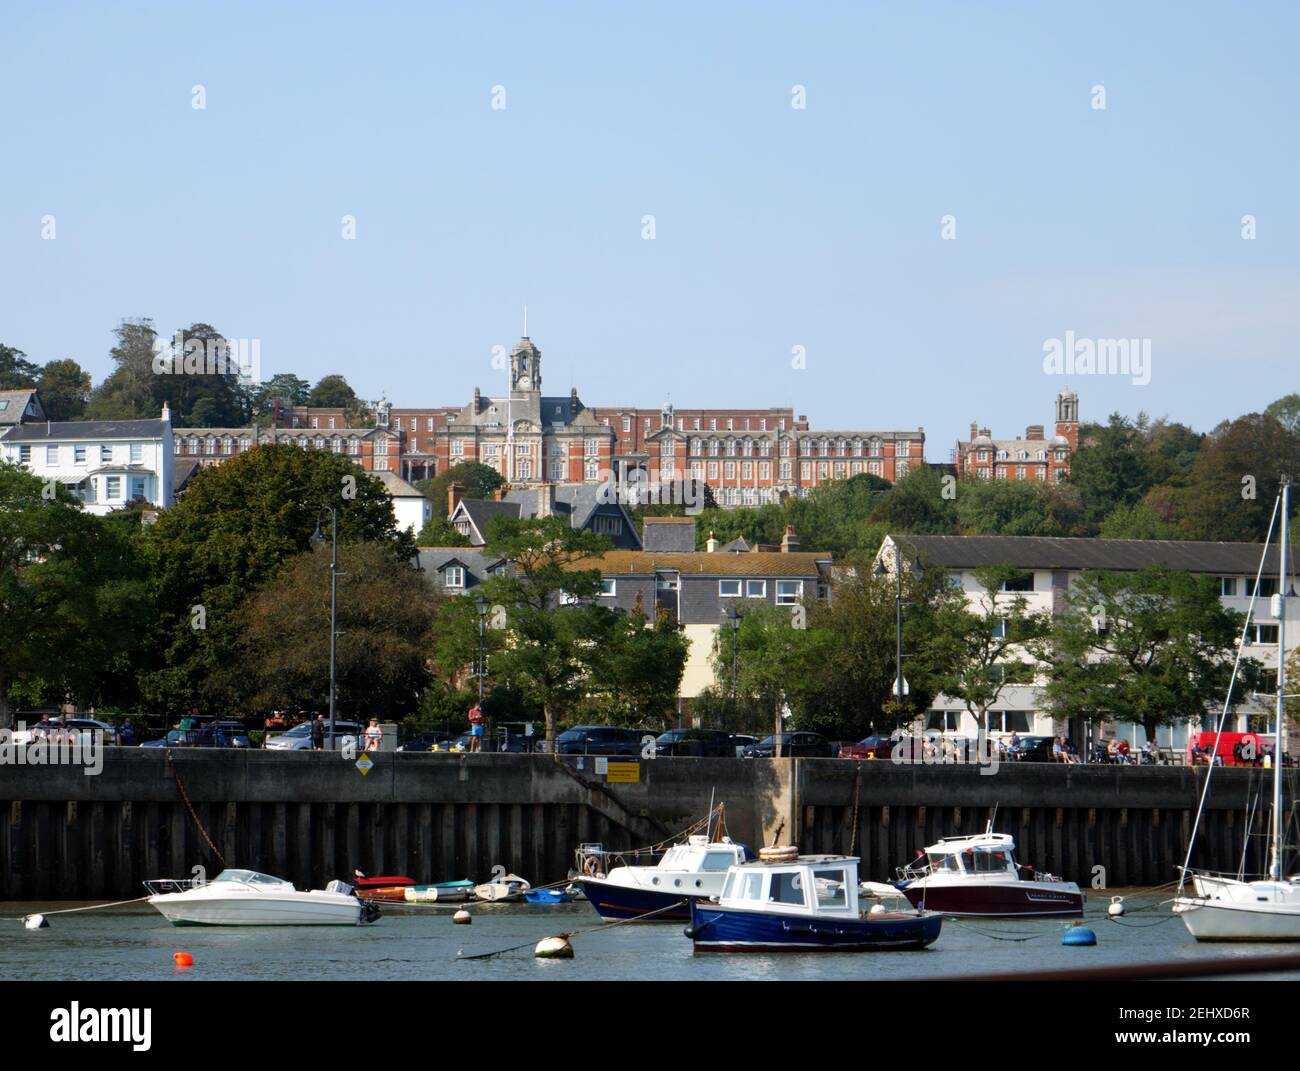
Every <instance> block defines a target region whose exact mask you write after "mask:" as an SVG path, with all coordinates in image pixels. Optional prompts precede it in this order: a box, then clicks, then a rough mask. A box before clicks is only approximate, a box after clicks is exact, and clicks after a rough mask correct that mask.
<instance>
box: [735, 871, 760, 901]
mask: <svg viewBox="0 0 1300 1071" xmlns="http://www.w3.org/2000/svg"><path fill="white" fill-rule="evenodd" d="M740 895H741V896H743V897H744V898H745V899H746V900H761V899H762V898H763V875H762V873H761V872H759V871H755V872H754V873H752V874H746V875H745V890H744V892H742V893H741V894H740Z"/></svg>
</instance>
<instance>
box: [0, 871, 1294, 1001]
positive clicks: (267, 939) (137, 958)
mask: <svg viewBox="0 0 1300 1071" xmlns="http://www.w3.org/2000/svg"><path fill="white" fill-rule="evenodd" d="M1112 892H1113V890H1112ZM1110 895H1111V893H1107V894H1106V895H1104V896H1103V895H1098V894H1094V895H1093V897H1092V899H1091V900H1090V901H1089V904H1088V910H1087V914H1086V915H1085V922H1086V923H1087V924H1088V925H1089V926H1091V927H1092V928H1093V929H1094V930H1095V932H1096V934H1097V945H1096V946H1095V947H1093V948H1067V947H1065V946H1063V945H1062V944H1061V941H1060V934H1061V932H1062V929H1063V928H1064V924H1063V923H1061V922H1059V921H1056V922H1051V921H1046V920H1042V921H1025V922H1008V921H1005V920H983V921H979V922H956V921H952V920H946V921H945V922H944V927H943V933H942V935H941V936H940V938H939V940H938V941H937V942H936V943H935V944H934V945H932V946H931V947H930V948H928V949H925V950H923V951H919V952H876V953H859V954H853V953H829V954H828V953H820V954H785V955H727V954H708V955H699V956H696V955H694V954H693V953H692V950H691V942H690V941H689V940H688V939H687V938H686V937H684V936H683V935H682V928H683V925H684V924H682V923H664V924H646V923H638V924H633V925H626V926H616V927H613V928H609V927H608V926H605V927H602V928H601V929H599V930H596V932H592V933H585V934H581V935H579V936H577V937H575V938H574V939H573V946H574V950H575V957H574V959H572V960H567V961H565V960H538V959H535V958H534V957H533V955H532V943H534V942H536V941H538V940H540V939H541V938H543V937H546V936H548V935H550V934H554V933H559V932H563V931H569V930H581V929H586V928H588V927H594V926H597V925H598V924H599V919H598V918H597V916H596V914H595V912H594V911H592V910H591V908H590V907H589V906H587V904H585V903H584V902H582V901H578V902H577V903H573V904H563V905H554V906H548V905H542V904H510V905H506V904H498V905H491V906H487V905H481V904H479V905H475V904H471V905H469V908H470V911H471V912H472V914H473V915H474V922H473V924H472V925H470V926H457V925H454V924H453V923H452V921H451V912H452V910H454V909H453V908H450V907H442V908H437V907H432V906H430V907H427V908H411V907H401V906H397V907H393V908H391V909H389V910H388V911H387V913H386V914H385V915H384V917H383V918H382V919H380V921H379V922H377V923H375V924H374V925H371V926H364V927H332V926H327V927H319V928H318V927H286V928H269V927H268V928H248V929H241V928H232V929H221V928H207V927H183V928H177V927H173V926H171V925H169V924H168V923H166V922H164V921H163V919H162V917H161V916H160V915H159V914H158V913H157V912H156V911H155V910H154V909H153V908H151V907H149V905H148V904H133V905H129V906H125V907H117V908H106V909H104V910H97V911H88V912H82V913H78V914H72V915H52V916H50V928H49V929H46V930H30V931H29V930H24V929H23V928H22V927H21V926H20V925H19V924H18V923H17V922H9V921H0V979H3V980H12V981H19V980H29V979H35V980H82V979H86V980H123V979H130V980H156V979H167V978H175V979H177V980H178V981H188V980H192V979H235V980H239V979H271V980H280V979H293V980H299V979H301V980H316V979H346V980H411V979H436V980H459V979H466V980H469V979H474V980H494V979H502V980H504V979H600V980H606V979H628V980H665V981H666V980H679V979H680V980H696V981H708V980H762V979H783V980H797V979H809V980H820V979H834V978H851V979H903V978H942V977H952V976H956V975H961V974H972V973H983V972H990V971H1007V972H1010V971H1015V970H1018V969H1023V968H1024V967H1025V966H1026V965H1029V966H1032V967H1033V968H1034V969H1051V968H1056V967H1059V968H1068V967H1079V966H1100V965H1103V964H1121V963H1154V962H1165V961H1169V960H1188V959H1202V958H1214V957H1224V956H1246V955H1267V954H1274V953H1281V952H1294V951H1295V946H1288V945H1256V946H1252V947H1248V948H1247V947H1239V946H1223V945H1218V946H1216V945H1197V944H1196V943H1195V942H1194V941H1193V940H1192V939H1191V937H1190V936H1189V935H1188V933H1187V931H1186V929H1185V928H1184V927H1183V924H1182V923H1181V922H1179V921H1178V920H1176V919H1171V915H1170V913H1169V908H1168V906H1167V905H1165V906H1162V907H1155V908H1151V909H1150V910H1144V911H1135V908H1137V907H1139V906H1140V905H1151V904H1154V903H1156V902H1158V901H1159V900H1160V899H1163V898H1167V897H1168V895H1169V894H1168V892H1166V891H1163V890H1162V891H1161V892H1159V893H1144V892H1141V891H1136V890H1135V891H1132V892H1130V894H1129V899H1128V907H1129V910H1130V912H1131V914H1130V915H1129V916H1128V917H1126V918H1125V919H1123V920H1120V921H1119V922H1114V921H1111V920H1110V919H1109V918H1107V916H1106V905H1107V904H1108V902H1109V896H1110ZM72 906H76V905H73V904H70V903H67V902H60V903H45V904H34V903H29V904H15V903H0V919H11V918H13V917H14V916H18V915H23V914H27V913H29V912H33V911H50V910H56V909H59V908H67V907H72ZM1000 937H1032V939H1031V940H1028V941H1009V940H999V939H997V938H1000ZM524 943H527V944H528V947H527V948H523V949H520V950H519V951H517V952H510V953H507V954H506V955H503V956H499V957H496V958H494V959H488V960H478V961H463V960H458V959H457V953H458V952H460V951H463V952H464V953H465V954H466V955H472V954H474V953H477V952H488V951H493V950H495V949H500V948H506V947H508V946H511V945H518V944H524ZM176 951H186V952H189V953H190V954H191V955H192V956H193V957H194V966H193V967H192V968H189V969H184V970H182V969H179V968H177V967H175V966H174V965H173V964H172V953H173V952H176ZM1254 977H1261V976H1258V975H1257V976H1254ZM1295 977H1300V975H1297V976H1295Z"/></svg>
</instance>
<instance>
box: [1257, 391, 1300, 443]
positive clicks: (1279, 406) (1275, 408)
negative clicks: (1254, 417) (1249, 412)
mask: <svg viewBox="0 0 1300 1071" xmlns="http://www.w3.org/2000/svg"><path fill="white" fill-rule="evenodd" d="M1264 413H1265V415H1266V416H1271V417H1272V418H1273V419H1274V420H1276V421H1277V422H1278V423H1279V424H1281V425H1282V427H1283V429H1284V430H1286V431H1287V432H1289V433H1290V434H1292V435H1300V394H1294V393H1293V394H1284V395H1283V396H1282V397H1281V398H1279V399H1278V400H1277V401H1275V402H1274V403H1273V404H1272V405H1270V406H1269V407H1268V408H1267V409H1265V410H1264Z"/></svg>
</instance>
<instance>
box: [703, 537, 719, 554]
mask: <svg viewBox="0 0 1300 1071" xmlns="http://www.w3.org/2000/svg"><path fill="white" fill-rule="evenodd" d="M704 553H705V554H717V553H718V537H717V536H715V535H714V534H713V533H712V532H710V533H709V538H708V539H707V540H705V542H704Z"/></svg>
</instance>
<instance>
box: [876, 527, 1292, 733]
mask: <svg viewBox="0 0 1300 1071" xmlns="http://www.w3.org/2000/svg"><path fill="white" fill-rule="evenodd" d="M1263 549H1264V548H1263V545H1262V544H1259V543H1209V542H1193V541H1190V540H1189V541H1182V540H1161V539H1052V538H1043V537H1037V536H932V535H899V536H893V535H890V536H886V537H885V541H884V543H883V544H882V545H881V548H880V551H879V552H878V553H877V555H876V561H877V562H879V563H880V564H881V565H883V566H884V567H885V568H886V569H888V570H891V571H892V569H893V568H894V562H895V555H896V554H898V553H900V552H901V556H902V561H903V567H904V568H905V569H907V568H911V567H912V565H913V564H914V563H916V562H918V561H919V562H920V564H921V567H922V568H926V569H935V568H938V569H942V570H944V571H945V572H947V574H948V576H949V578H950V583H952V584H953V585H954V586H959V587H960V589H961V590H962V591H963V592H965V593H966V596H967V599H968V600H969V601H970V602H971V603H972V604H976V603H982V602H983V600H984V599H985V598H986V592H985V591H984V589H983V587H981V585H980V584H979V581H978V580H977V579H976V576H975V573H976V570H977V569H979V568H981V567H983V566H998V565H1009V566H1012V567H1014V568H1016V569H1020V570H1023V575H1022V577H1021V578H1020V579H1019V580H1018V581H1015V582H1012V583H1011V584H1009V585H1007V586H1005V587H1004V588H1003V590H1002V591H1000V592H998V593H996V594H995V596H994V597H995V598H996V599H997V600H999V601H1002V600H1007V601H1009V600H1011V599H1014V598H1016V597H1017V596H1019V597H1022V598H1023V599H1024V600H1025V604H1026V609H1027V610H1029V611H1030V612H1033V613H1046V614H1048V615H1054V614H1059V613H1063V612H1064V611H1065V610H1066V609H1067V606H1068V604H1067V601H1066V600H1067V595H1068V593H1069V590H1070V588H1071V587H1072V586H1073V585H1074V584H1075V583H1076V582H1077V581H1078V580H1079V578H1080V576H1081V575H1082V574H1083V573H1084V572H1085V571H1091V570H1105V571H1110V572H1124V571H1129V570H1137V569H1144V568H1148V567H1150V566H1154V565H1166V566H1168V567H1169V568H1171V569H1184V570H1186V571H1188V572H1190V573H1197V574H1201V575H1206V576H1213V577H1214V578H1215V579H1216V583H1217V585H1218V587H1219V591H1220V601H1221V602H1222V603H1223V605H1224V606H1225V607H1227V608H1228V609H1231V610H1236V611H1239V612H1240V613H1243V614H1244V613H1246V612H1247V610H1248V609H1249V606H1250V596H1251V594H1252V589H1253V588H1254V585H1255V573H1256V570H1257V569H1258V567H1259V559H1260V554H1261V553H1262V551H1263ZM1276 563H1277V552H1276V550H1275V549H1273V548H1270V558H1269V561H1268V563H1267V565H1266V567H1265V572H1264V575H1263V576H1262V577H1261V579H1260V585H1259V587H1260V591H1259V598H1258V599H1256V602H1255V615H1254V618H1253V619H1252V620H1251V621H1250V627H1249V629H1248V630H1247V644H1246V648H1245V653H1246V654H1247V655H1249V656H1250V657H1251V658H1253V659H1255V661H1257V662H1259V663H1260V665H1261V666H1262V667H1263V668H1264V669H1265V670H1266V671H1269V670H1271V671H1273V672H1274V673H1276V671H1277V637H1278V626H1277V621H1276V619H1274V618H1273V617H1272V616H1271V613H1272V611H1271V609H1270V605H1269V603H1270V596H1272V595H1273V594H1274V593H1275V592H1276V591H1277V564H1276ZM1297 566H1300V553H1298V552H1297V551H1295V550H1293V551H1292V553H1291V569H1292V573H1293V575H1294V571H1295V570H1296V568H1297ZM1270 574H1271V575H1270ZM1297 610H1300V598H1297V597H1295V596H1294V592H1293V593H1292V597H1291V598H1289V599H1288V600H1287V605H1286V613H1287V616H1288V618H1289V619H1291V620H1295V617H1296V612H1297ZM1297 646H1300V629H1291V630H1289V631H1288V632H1287V653H1288V655H1289V654H1290V653H1291V652H1292V651H1294V650H1295V648H1296V647H1297ZM903 669H904V676H906V670H907V665H906V660H904V666H903ZM1040 695H1041V684H1039V683H1035V684H1027V685H1008V686H1007V687H1006V688H1005V689H1003V692H1002V694H1001V696H1000V700H999V703H998V709H995V710H991V711H990V712H989V732H990V733H993V734H1007V733H1010V732H1012V731H1013V730H1015V731H1018V732H1020V733H1029V734H1034V735H1043V736H1056V735H1060V734H1061V733H1067V734H1070V735H1075V734H1074V733H1072V732H1071V730H1072V728H1073V729H1074V730H1075V731H1076V732H1077V731H1078V730H1079V729H1080V727H1077V726H1076V727H1071V726H1068V725H1065V724H1064V723H1062V722H1059V721H1054V720H1053V718H1052V717H1051V715H1050V713H1048V712H1047V711H1045V710H1043V709H1042V702H1041V698H1040ZM1271 702H1272V699H1271V697H1269V698H1268V699H1267V700H1266V701H1264V702H1263V703H1260V702H1259V701H1257V700H1248V701H1246V702H1244V703H1240V704H1238V705H1236V706H1235V713H1233V714H1230V715H1229V717H1228V721H1227V722H1226V723H1225V725H1224V729H1225V731H1232V732H1247V731H1250V729H1251V728H1252V727H1251V726H1250V725H1249V724H1248V719H1249V718H1250V717H1252V716H1256V717H1258V716H1260V715H1265V714H1267V713H1269V712H1270V710H1271ZM1200 722H1201V719H1200V718H1197V717H1195V712H1190V711H1189V721H1188V722H1187V724H1185V725H1177V726H1165V727H1162V728H1161V729H1159V730H1158V734H1157V735H1158V737H1159V739H1158V741H1157V742H1158V743H1159V744H1160V745H1161V746H1162V747H1173V748H1179V749H1181V748H1182V747H1184V746H1185V745H1186V743H1187V734H1188V732H1189V729H1199V728H1200V727H1201V725H1200ZM926 728H927V729H931V730H936V731H941V732H945V733H950V734H952V735H956V736H964V737H974V736H975V734H976V730H977V726H976V724H975V718H974V716H973V715H971V714H969V713H968V712H967V711H966V710H965V706H964V704H963V703H962V702H961V701H960V700H957V699H953V698H951V697H947V696H937V697H936V698H935V699H934V701H933V703H932V705H931V707H930V710H929V711H928V712H927V717H926ZM1114 731H1115V733H1116V734H1117V735H1118V736H1119V737H1122V738H1124V739H1127V740H1128V741H1129V742H1130V744H1132V745H1134V746H1141V744H1143V743H1145V741H1146V734H1145V732H1144V731H1143V730H1142V728H1141V726H1136V725H1127V724H1122V725H1117V726H1115V727H1114ZM1078 735H1082V734H1081V733H1079V734H1078Z"/></svg>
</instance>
